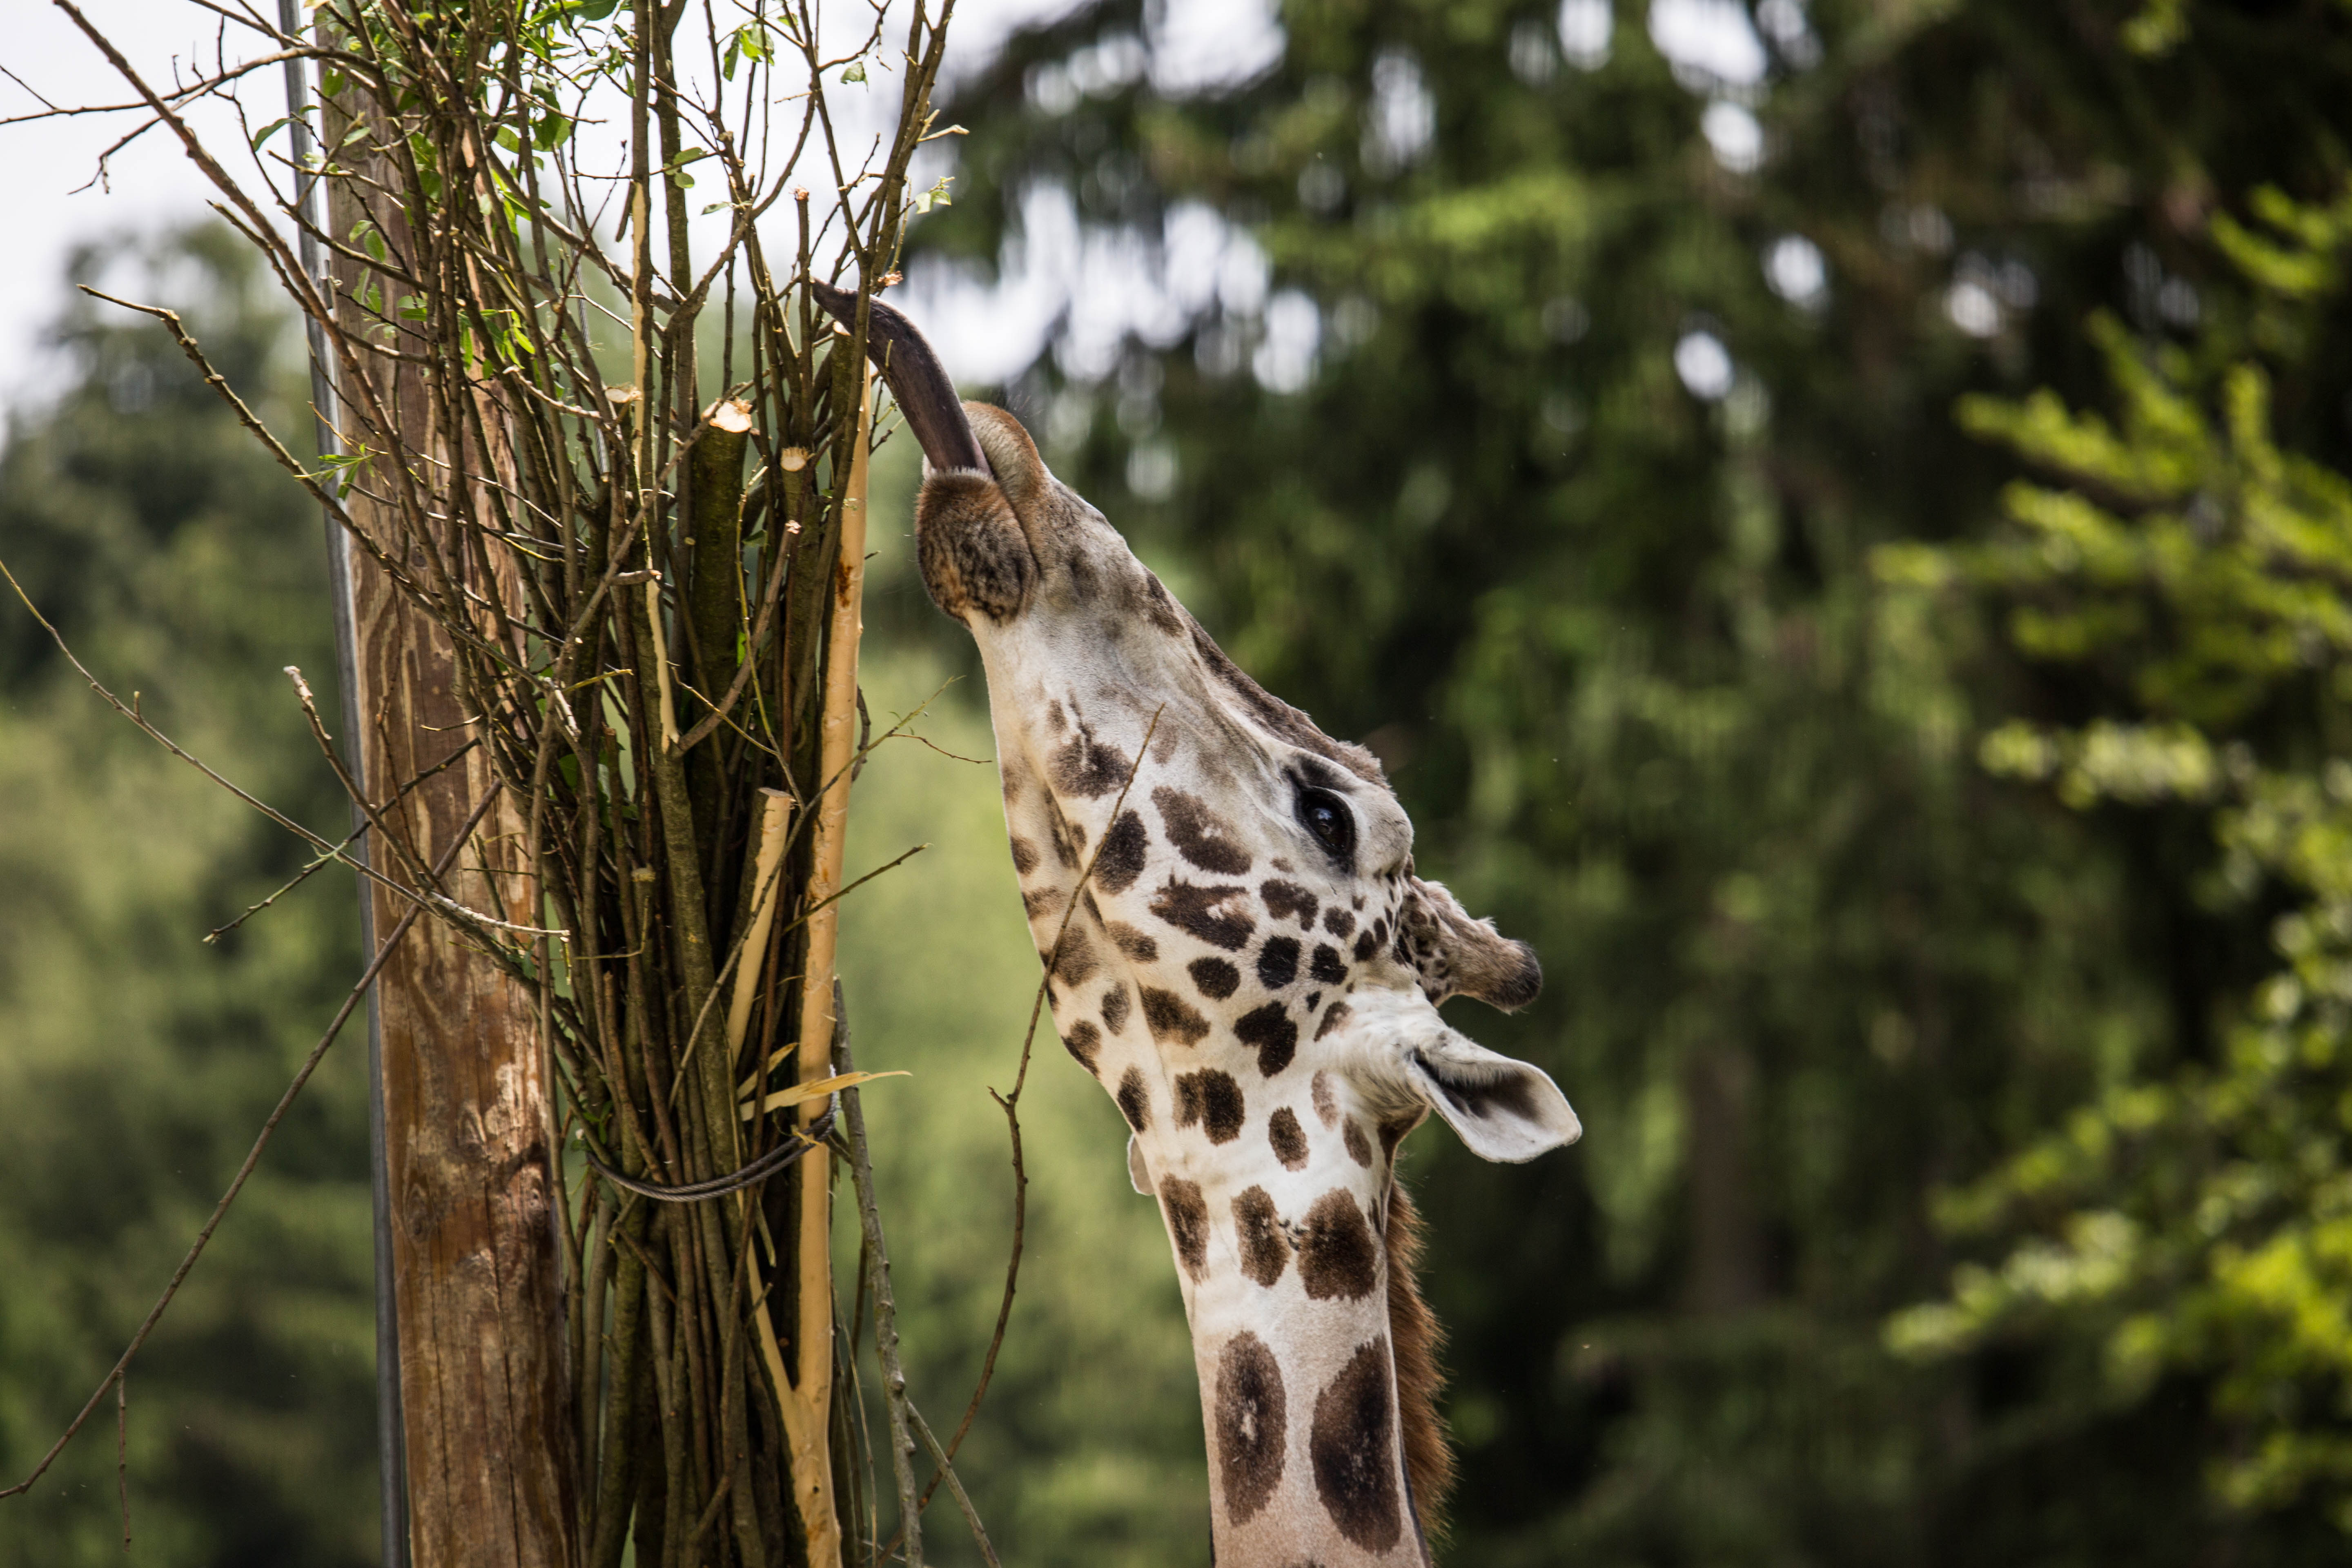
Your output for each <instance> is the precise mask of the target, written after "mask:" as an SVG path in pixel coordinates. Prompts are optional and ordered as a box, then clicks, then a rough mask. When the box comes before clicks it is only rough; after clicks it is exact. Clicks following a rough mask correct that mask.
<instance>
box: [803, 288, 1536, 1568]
mask: <svg viewBox="0 0 2352 1568" xmlns="http://www.w3.org/2000/svg"><path fill="white" fill-rule="evenodd" d="M819 298H820V300H822V301H824V303H826V305H827V306H828V308H829V309H831V310H833V311H834V312H835V314H836V315H838V316H842V317H844V318H845V319H846V317H847V314H848V311H849V310H850V309H851V308H852V306H853V304H854V301H853V300H851V298H850V297H849V296H847V295H845V294H838V293H835V292H834V291H832V290H828V289H820V290H819ZM871 310H872V315H871V317H870V322H871V325H870V328H869V331H868V340H869V346H870V349H871V353H872V357H873V358H874V360H875V362H876V363H877V367H878V368H879V369H880V370H881V372H882V374H883V376H884V378H885V380H886V381H887V383H888V384H889V386H890V388H891V391H892V393H893V395H895V396H896V398H897V400H898V406H899V408H900V410H901V412H902V414H903V416H904V417H905V419H906V422H907V425H908V428H909V429H911V430H912V431H913V433H914V435H915V437H916V439H917V441H918V442H919V444H920V446H921V447H922V449H923V455H924V472H925V478H924V481H923V485H922V489H921V491H920V493H919V497H918V499H917V501H916V507H915V531H916V542H917V553H918V557H919V563H920V566H921V571H922V575H923V581H924V584H925V586H926V587H927V588H928V589H929V593H930V595H931V598H932V600H933V601H934V602H935V603H936V604H937V605H939V607H940V609H941V610H943V611H945V612H946V613H947V614H948V615H949V616H953V617H954V618H955V619H957V620H959V621H961V622H962V623H963V624H964V626H966V627H968V628H969V629H970V631H971V635H972V637H974V639H975V640H976V641H977V643H978V645H979V648H980V654H981V658H982V665H983V667H984V668H985V671H986V675H987V681H988V696H989V705H990V710H991V717H992V721H993V724H994V727H995V732H996V747H997V764H998V769H999V773H1000V776H1001V781H1002V784H1003V796H1004V815H1005V822H1006V826H1007V830H1008V834H1009V837H1010V838H1011V844H1012V853H1013V868H1014V870H1015V871H1016V873H1017V874H1018V877H1019V880H1020V886H1021V897H1022V901H1023V903H1024V906H1025V907H1026V910H1027V911H1028V918H1029V923H1030V931H1031V933H1032V935H1033V936H1034V939H1035V942H1036V945H1037V949H1038V954H1039V958H1040V961H1041V963H1043V964H1044V965H1045V970H1046V975H1045V985H1046V990H1047V995H1048V1001H1049V1002H1050V1004H1051V1007H1052V1012H1053V1018H1054V1026H1055V1029H1056V1030H1057V1031H1058V1032H1059V1034H1060V1037H1061V1039H1062V1042H1063V1044H1064V1046H1065V1047H1066V1048H1067V1049H1068V1051H1069V1054H1070V1055H1071V1056H1072V1057H1073V1058H1076V1060H1077V1062H1078V1064H1079V1065H1080V1066H1081V1067H1083V1068H1086V1069H1087V1071H1088V1072H1089V1073H1091V1074H1093V1075H1094V1077H1095V1078H1096V1079H1097V1081H1099V1082H1100V1083H1101V1084H1102V1086H1103V1087H1104V1089H1107V1090H1108V1091H1109V1093H1110V1094H1111V1096H1112V1098H1113V1100H1115V1101H1116V1102H1117V1104H1118V1109H1119V1111H1120V1113H1121V1114H1122V1115H1123V1116H1124V1117H1125V1118H1126V1120H1127V1122H1128V1125H1129V1130H1130V1136H1129V1141H1128V1155H1127V1159H1128V1173H1129V1179H1130V1180H1131V1181H1132V1183H1133V1184H1134V1186H1135V1189H1136V1191H1137V1192H1139V1193H1142V1194H1147V1195H1149V1196H1152V1197H1154V1198H1156V1199H1157V1200H1158V1201H1159V1205H1160V1214H1161V1216H1162V1218H1163V1220H1164V1222H1165V1224H1166V1226H1167V1230H1168V1236H1169V1240H1170V1243H1171V1249H1172V1251H1173V1253H1174V1255H1175V1262H1176V1267H1177V1274H1178V1280H1179V1284H1180V1286H1181V1291H1182V1295H1183V1300H1184V1310H1185V1316H1186V1319H1187V1321H1188V1322H1189V1324H1190V1326H1191V1330H1192V1349H1193V1362H1194V1367H1195V1370H1196V1371H1197V1373H1198V1374H1199V1378H1200V1385H1201V1401H1202V1416H1203V1421H1204V1425H1205V1426H1206V1428H1207V1433H1208V1443H1209V1481H1210V1502H1211V1529H1212V1535H1213V1550H1214V1560H1215V1562H1216V1563H1218V1564H1220V1568H1303V1565H1306V1564H1316V1565H1319V1568H1357V1565H1369V1564H1417V1565H1422V1568H1426V1565H1427V1564H1428V1563H1430V1561H1431V1560H1430V1556H1429V1547H1428V1542H1427V1538H1426V1530H1425V1527H1426V1526H1427V1525H1428V1524H1429V1523H1430V1522H1432V1521H1433V1520H1434V1519H1435V1518H1436V1510H1437V1509H1438V1507H1439V1505H1440V1503H1441V1501H1442V1497H1443V1493H1444V1489H1445V1486H1446V1483H1447V1481H1448V1480H1449V1479H1450V1471H1451V1458H1450V1456H1449V1454H1448V1451H1447V1448H1446V1446H1445V1439H1444V1432H1443V1429H1442V1426H1441V1425H1440V1423H1439V1420H1438V1417H1437V1414H1436V1410H1435V1394H1436V1391H1437V1386H1438V1377H1437V1373H1436V1370H1435V1363H1434V1351H1435V1340H1436V1336H1437V1330H1436V1325H1435V1323H1434V1321H1433V1319H1432V1318H1431V1316H1430V1314H1429V1312H1428V1310H1427V1308H1426V1307H1425V1306H1424V1304H1423V1300H1422V1298H1421V1296H1420V1293H1419V1289H1418V1287H1417V1286H1416V1285H1415V1283H1414V1280H1413V1277H1412V1262H1413V1258H1414V1255H1415V1253H1416V1252H1417V1250H1418V1246H1419V1242H1418V1231H1417V1228H1416V1224H1415V1221H1414V1219H1413V1216H1412V1207H1411V1204H1410V1200H1409V1199H1408V1198H1407V1197H1406V1195H1405V1194H1404V1191H1403V1189H1402V1187H1401V1186H1399V1185H1398V1184H1397V1183H1396V1181H1395V1179H1394V1170H1395V1160H1396V1152H1397V1146H1398V1144H1399V1142H1401V1141H1402V1139H1403V1137H1404V1136H1405V1134H1406V1133H1408V1132H1410V1131H1412V1130H1413V1128H1414V1127H1416V1126H1417V1125H1419V1124H1420V1122H1421V1121H1423V1119H1424V1118H1425V1117H1426V1116H1428V1115H1429V1114H1430V1113H1431V1112H1432V1111H1434V1112H1435V1113H1436V1114H1437V1116H1438V1117H1439V1118H1440V1119H1441V1120H1443V1121H1445V1122H1447V1123H1448V1124H1450V1125H1451V1126H1452V1127H1453V1128H1454V1131H1456V1132H1457V1133H1458V1134H1460V1136H1461V1137H1462V1139H1463V1141H1464V1142H1465V1143H1467V1144H1468V1145H1469V1147H1470V1148H1471V1150H1472V1151H1473V1152H1475V1153H1477V1154H1479V1155H1482V1156H1484V1157H1485V1158H1486V1159H1489V1160H1505V1161H1524V1160H1530V1159H1533V1158H1535V1157H1536V1156H1537V1155H1538V1154H1540V1153H1543V1152H1546V1151H1547V1150H1549V1149H1553V1148H1557V1147H1559V1146H1560V1145H1563V1144H1566V1143H1569V1142H1573V1141H1574V1140H1575V1139H1576V1138H1577V1137H1578V1136H1579V1135H1580V1131H1581V1128H1580V1125H1579V1123H1578V1121H1577V1118H1576V1114H1575V1112H1574V1111H1573V1110H1570V1107H1569V1103H1568V1100H1567V1099H1566V1097H1565V1096H1563V1095H1562V1094H1561V1092H1560V1091H1559V1088H1558V1087H1557V1086H1556V1085H1555V1084H1554V1083H1553V1082H1552V1080H1551V1079H1549V1077H1548V1076H1546V1075H1545V1074H1544V1073H1543V1072H1541V1071H1539V1070H1538V1069H1537V1068H1533V1067H1530V1066H1528V1065H1527V1064H1525V1063H1522V1062H1517V1061H1514V1060H1511V1059H1510V1058H1507V1057H1502V1056H1499V1055H1496V1053H1494V1052H1492V1051H1488V1050H1486V1049H1485V1048H1483V1047H1479V1046H1476V1045H1474V1044H1473V1043H1471V1042H1470V1041H1469V1040H1468V1039H1465V1037H1463V1036H1462V1035H1460V1034H1458V1033H1456V1032H1455V1031H1454V1029H1453V1028H1451V1027H1450V1026H1447V1024H1446V1023H1445V1022H1444V1019H1443V1018H1442V1017H1441V1016H1439V1013H1438V1004H1439V1003H1441V1002H1444V1000H1446V999H1447V998H1448V997H1450V996H1454V995H1468V996H1475V997H1477V998H1479V999H1481V1000H1483V1001H1486V1002H1488V1003H1490V1004H1493V1005H1496V1006H1498V1007H1501V1008H1504V1009H1513V1008H1517V1007H1519V1006H1523V1005H1526V1004H1527V1003H1528V1002H1530V1001H1532V1000H1533V999H1534V998H1535V995H1536V992H1537V989H1538V986H1539V985H1540V984H1541V980H1542V974H1541V971H1540V969H1539V968H1538V963H1537V962H1536V958H1535V955H1534V953H1533V952H1531V951H1530V950H1529V949H1528V948H1527V947H1526V946H1525V945H1524V944H1522V943H1519V942H1511V941H1507V940H1506V939H1505V938H1503V937H1502V936H1500V935H1498V934H1497V933H1496V931H1495V929H1494V927H1493V925H1492V924H1491V923H1490V922H1487V921H1475V920H1473V919H1471V918H1470V916H1469V915H1468V914H1467V913H1465V911H1464V910H1463V908H1462V906H1461V905H1460V904H1459V903H1458V902H1456V901H1455V900H1454V897H1453V896H1452V895H1451V894H1450V893H1448V892H1447V891H1446V890H1445V889H1444V888H1443V887H1441V886H1439V885H1438V884H1437V883H1434V882H1431V881H1426V880H1423V879H1421V878H1419V877H1417V876H1416V875H1414V871H1413V860H1412V823H1411V822H1410V821H1409V820H1407V818H1406V816H1405V814H1404V811H1403V809H1402V807H1401V806H1400V805H1398V804H1397V801H1396V797H1395V795H1393V794H1392V793H1391V791H1390V789H1389V787H1388V784H1387V782H1386V780H1385V778H1384V777H1383V775H1382V773H1381V766H1380V763H1378V762H1377V761H1376V760H1375V759H1374V758H1373V757H1372V755H1371V754H1370V752H1367V751H1365V750H1364V749H1362V748H1361V747H1359V746H1355V745H1350V744H1348V743H1345V742H1338V741H1334V740H1332V739H1331V738H1330V737H1328V736H1327V735H1325V734H1324V733H1323V732H1322V731H1320V730H1318V729H1317V728H1316V727H1315V724H1314V723H1313V721H1311V720H1309V719H1308V718H1307V715H1306V714H1304V713H1301V712H1300V711H1298V710H1297V709H1294V708H1292V707H1290V706H1289V705H1288V704H1286V703H1285V702H1283V701H1281V700H1278V699H1276V698H1275V697H1273V696H1271V695H1269V694H1268V693H1266V692H1265V691H1264V690H1262V689H1260V688H1259V687H1258V686H1257V685H1256V683H1255V682H1254V681H1253V680H1251V679H1249V677H1248V676H1246V675H1244V673H1243V672H1242V671H1241V670H1240V669H1239V668H1236V667H1235V666H1234V663H1233V661H1232V660H1230V659H1229V658H1226V657H1225V655H1224V654H1223V652H1222V651H1221V650H1220V649H1219V648H1218V647H1217V645H1216V644H1215V643H1214V642H1213V641H1212V640H1211V639H1210V637H1209V636H1208V634H1207V633H1206V632H1204V631H1203V630H1202V628H1201V626H1200V625H1199V623H1197V622H1196V621H1194V620H1193V619H1192V616H1190V615H1189V614H1187V613H1186V611H1185V610H1184V608H1183V607H1182V606H1181V605H1179V604H1177V603H1176V601H1175V599H1174V598H1173V597H1172V596H1171V595H1170V594H1169V592H1168V591H1167V589H1166V588H1165V587H1163V586H1162V585H1161V584H1160V580H1159V578H1158V577H1157V576H1155V575H1154V574H1152V573H1150V571H1148V570H1147V569H1146V568H1145V567H1144V566H1143V565H1142V564H1141V563H1139V562H1138V561H1137V560H1136V558H1135V556H1134V555H1133V553H1132V552H1129V549H1128V547H1127V543H1126V542H1125V540H1123V539H1122V538H1121V537H1120V536H1119V534H1118V532H1117V531H1115V530H1114V529H1112V528H1111V527H1110V525H1109V524H1108V522H1106V521H1104V519H1103V516H1102V514H1101V513H1100V512H1098V511H1097V510H1095V509H1094V508H1093V507H1091V506H1089V505H1088V504H1087V502H1086V501H1085V500H1081V499H1080V498H1079V497H1078V496H1077V495H1076V493H1075V492H1074V491H1072V490H1071V489H1069V488H1068V487H1066V486H1065V485H1064V484H1062V483H1061V482H1060V481H1059V480H1057V479H1055V478H1054V476H1053V475H1052V474H1051V473H1050V472H1048V471H1047V469H1046V467H1045V463H1044V462H1043V461H1042V460H1041V459H1040V458H1039V457H1038V453H1037V448H1036V447H1035V445H1034V443H1033V442H1032V441H1031V440H1030V438H1029V436H1028V434H1027V432H1026V431H1024V429H1023V427H1022V426H1021V424H1020V422H1019V421H1018V420H1016V419H1015V418H1014V417H1013V416H1012V415H1010V414H1008V413H1006V412H1004V411H1003V410H1002V409H999V408H994V407H991V406H988V405H983V404H978V403H968V404H959V403H958V401H957V400H956V397H955V395H954V392H953V389H952V387H951V386H950V383H949V382H948V379H947V376H946V374H945V372H944V371H943V370H942V369H941V367H940V363H939V361H938V359H937V358H936V356H935V355H934V354H933V353H931V351H930V349H929V345H928V344H926V343H925V342H924V341H923V339H922V338H921V336H920V335H919V333H918V332H917V331H915V329H914V327H913V325H912V324H911V323H910V322H908V321H907V319H906V318H905V317H904V316H903V315H901V314H900V313H899V312H898V311H897V310H893V309H892V308H891V307H889V306H887V305H885V304H883V303H880V302H879V301H876V302H874V303H873V304H872V305H871ZM1074 904H1075V907H1073V905H1074Z"/></svg>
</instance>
